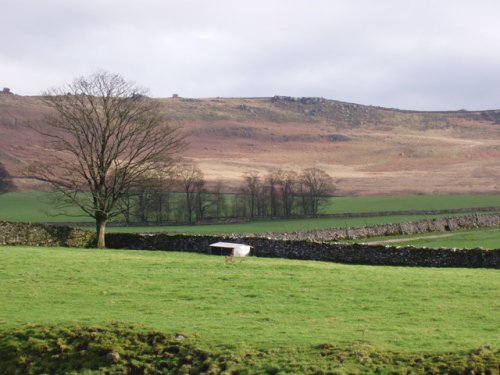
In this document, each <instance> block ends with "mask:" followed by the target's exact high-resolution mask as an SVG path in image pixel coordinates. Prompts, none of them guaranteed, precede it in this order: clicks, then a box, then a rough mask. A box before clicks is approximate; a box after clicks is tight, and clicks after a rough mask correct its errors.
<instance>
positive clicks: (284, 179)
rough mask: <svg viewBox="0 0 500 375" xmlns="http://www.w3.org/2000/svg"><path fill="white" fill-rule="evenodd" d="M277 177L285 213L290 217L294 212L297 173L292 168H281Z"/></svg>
mask: <svg viewBox="0 0 500 375" xmlns="http://www.w3.org/2000/svg"><path fill="white" fill-rule="evenodd" d="M276 178H277V183H278V186H279V191H280V195H281V201H282V206H283V215H284V216H285V217H290V216H292V213H293V207H294V202H295V195H296V193H297V180H298V177H297V173H295V172H294V171H291V170H288V171H287V170H279V171H277V172H276Z"/></svg>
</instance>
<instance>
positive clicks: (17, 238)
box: [0, 221, 95, 247]
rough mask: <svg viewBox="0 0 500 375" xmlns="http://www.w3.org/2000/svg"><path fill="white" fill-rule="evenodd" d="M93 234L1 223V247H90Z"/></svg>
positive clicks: (75, 229)
mask: <svg viewBox="0 0 500 375" xmlns="http://www.w3.org/2000/svg"><path fill="white" fill-rule="evenodd" d="M94 243H95V234H94V233H93V232H90V231H87V230H83V229H79V228H72V227H63V226H54V225H45V224H30V223H12V222H8V221H0V244H1V245H24V246H71V247H89V246H92V245H93V244H94Z"/></svg>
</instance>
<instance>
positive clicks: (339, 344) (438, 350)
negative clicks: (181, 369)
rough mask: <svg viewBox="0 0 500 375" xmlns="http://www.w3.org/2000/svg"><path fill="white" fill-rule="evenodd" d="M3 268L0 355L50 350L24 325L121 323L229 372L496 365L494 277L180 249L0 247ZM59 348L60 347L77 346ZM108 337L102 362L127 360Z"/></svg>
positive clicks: (499, 296) (499, 322)
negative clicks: (10, 350)
mask: <svg viewBox="0 0 500 375" xmlns="http://www.w3.org/2000/svg"><path fill="white" fill-rule="evenodd" d="M0 258H1V259H2V262H0V331H1V332H2V333H1V335H0V350H2V348H3V349H5V348H6V345H18V346H20V347H21V346H23V345H25V343H24V342H25V341H26V340H29V336H30V335H31V334H30V333H29V330H30V329H31V330H35V331H36V332H39V333H36V332H34V333H33V336H37V335H38V336H40V337H39V340H40V342H39V341H36V340H35V341H34V342H32V343H31V344H32V345H31V344H29V345H28V346H29V348H28V349H26V350H31V351H35V352H36V350H37V349H36V348H37V343H38V344H39V346H41V347H42V348H44V347H50V346H51V345H58V344H57V339H54V340H53V342H52V341H50V338H46V337H45V336H44V334H42V333H43V332H46V334H45V335H49V333H47V332H52V331H53V330H54V329H47V328H43V327H42V328H23V327H25V325H26V324H28V323H30V324H33V323H36V324H42V325H44V326H47V325H58V326H61V325H63V326H69V327H75V326H78V325H83V326H84V327H88V326H95V325H99V326H103V327H108V328H106V329H110V330H111V331H113V329H115V328H109V327H113V324H115V323H113V322H120V323H119V327H121V326H123V325H125V326H128V325H130V324H133V325H137V324H139V325H145V326H146V327H148V328H147V329H148V330H151V331H153V330H155V331H158V332H164V333H170V334H173V333H178V332H180V333H182V334H183V335H184V336H186V337H188V340H186V345H187V344H189V345H191V346H192V347H190V348H191V349H189V348H188V349H186V350H195V348H196V350H201V351H203V352H204V353H205V354H204V356H205V357H203V358H205V359H204V360H203V361H202V362H203V363H204V361H205V360H206V359H208V358H209V357H210V358H212V356H215V357H213V358H219V359H220V356H219V355H215V354H214V353H226V354H227V353H232V354H231V355H233V356H234V358H233V359H230V360H227V361H226V362H231V363H233V362H234V363H233V364H232V366H235V367H234V368H239V369H240V370H241V369H245V368H246V369H247V370H245V371H247V373H252V372H251V369H259V368H260V369H261V370H262V371H261V373H278V369H287V368H288V370H286V371H288V372H296V373H297V372H299V373H300V372H305V373H322V372H321V371H326V372H327V371H333V370H335V371H337V370H338V371H339V373H343V371H347V372H349V371H354V372H356V371H359V372H366V373H373V372H375V370H376V369H377V368H378V369H379V370H380V369H382V370H384V371H383V372H386V371H396V370H397V371H399V370H400V369H405V368H407V366H410V367H411V368H420V369H421V370H422V372H425V371H424V368H425V366H427V367H429V366H430V367H429V368H434V369H436V372H437V370H439V366H440V365H439V363H441V365H444V364H446V366H449V365H451V364H452V363H462V362H463V366H465V367H462V369H465V368H466V367H467V366H468V365H467V363H469V362H470V361H472V362H474V358H476V360H477V361H479V362H480V363H481V364H480V365H478V366H483V367H484V366H487V367H488V366H489V367H488V368H492V367H491V366H493V367H495V366H496V367H497V368H498V365H499V363H500V359H499V354H498V351H497V349H498V348H499V346H500V335H499V328H498V327H500V317H499V315H498V311H499V308H500V302H499V301H500V278H499V273H498V271H497V270H482V269H433V268H403V267H369V266H349V265H339V264H334V263H323V262H312V261H292V260H284V259H259V258H249V259H245V260H244V261H243V262H241V263H239V262H236V263H235V264H225V263H224V258H221V257H212V256H206V255H198V254H188V253H166V252H146V251H96V250H79V249H54V248H27V247H1V248H0ZM85 329H86V328H85ZM85 329H84V328H82V329H77V330H76V332H80V331H85ZM106 329H104V330H106ZM116 329H118V328H116ZM120 329H121V328H120ZM67 330H69V331H71V330H72V328H68V329H67ZM135 330H136V329H135ZM16 332H17V333H16ZM27 332H28V333H27ZM40 332H42V333H40ZM106 332H107V331H106ZM75 334H76V333H75ZM131 334H132V333H131ZM61 335H63V334H62V333H61ZM67 335H70V336H71V335H72V334H71V333H67ZM110 335H111V336H113V334H112V333H110ZM49 336H50V335H49ZM94 336H95V335H94ZM118 336H119V335H118ZM125 336H126V335H125ZM16 337H18V338H19V337H21V339H16ZM23 337H24V339H22V338H23ZM95 337H96V336H95ZM2 340H4V341H2ZM16 340H17V341H16ZM47 340H48V341H47ZM64 340H66V341H64ZM64 340H63V341H61V342H60V343H59V345H67V346H68V347H70V346H72V345H76V344H71V343H70V342H69V341H70V340H69V339H64ZM113 340H115V339H111V338H110V339H109V340H108V341H107V342H108V344H109V345H107V346H106V345H104V347H103V348H101V349H96V350H97V351H98V352H99V353H100V354H99V355H101V356H103V355H104V356H105V355H106V353H107V352H109V351H110V350H116V351H118V352H120V350H121V351H122V353H121V354H122V356H126V355H127V354H126V352H127V350H132V349H130V348H129V349H127V348H128V346H127V345H128V344H126V343H121V344H120V343H119V342H115V343H114V344H113V342H114V341H113ZM134 340H135V339H134ZM134 340H132V341H134ZM158 340H159V341H162V340H163V339H158ZM165 340H167V339H165ZM168 340H172V339H171V338H170V339H168ZM32 341H33V340H32ZM98 341H99V340H98ZM146 341H147V340H146ZM16 342H17V343H18V344H16ZM51 342H52V343H51ZM110 342H111V343H110ZM134 342H136V343H139V344H140V340H138V339H137V340H135V341H134ZM162 342H163V341H162ZM6 343H7V344H6ZM139 344H137V345H139ZM30 345H31V346H30ZM96 345H97V344H96ZM141 345H142V344H141ZM148 345H149V344H148ZM165 345H167V346H168V345H170V344H165ZM122 346H123V347H122ZM139 346H140V345H139ZM146 346H147V345H146V344H144V345H143V346H141V347H143V348H144V353H146V352H147V350H146V349H145V348H146ZM69 350H70V349H68V351H69ZM141 350H142V349H141ZM183 350H184V349H183ZM179 351H181V349H179ZM193 353H194V352H193ZM189 355H190V356H191V358H192V360H193V361H194V359H193V358H194V357H196V356H195V355H194V354H189ZM483 355H484V361H483V359H481V358H482V357H481V356H483ZM28 357H29V355H27V358H28ZM100 358H101V357H100ZM342 358H343V359H342ZM377 358H378V359H377ZM384 358H385V359H384ZM446 358H448V359H446ZM451 358H454V359H451ZM471 358H472V359H471ZM219 359H217V361H219ZM214 361H215V359H214ZM28 362H29V360H28ZM411 363H413V365H412V364H411ZM418 363H420V364H419V365H418ZM487 363H489V365H488V364H487ZM372 365H373V366H372ZM417 365H418V366H420V367H418V366H417ZM214 366H215V365H214ZM238 366H239V367H238ZM242 366H243V367H242ZM266 366H270V367H269V368H267V367H266ZM412 366H417V367H412ZM410 367H408V368H410ZM214 368H215V367H214ZM220 368H221V369H223V366H222V367H220ZM479 368H480V367H479ZM273 369H274V370H273ZM349 369H351V370H349ZM483 369H484V368H483ZM221 371H222V370H221ZM245 371H242V372H240V373H245ZM255 371H256V372H255V373H259V371H258V370H255ZM286 371H285V372H286ZM401 371H402V370H401ZM419 371H420V370H419ZM427 372H429V371H427ZM0 373H1V372H0ZM34 373H36V372H34ZM187 373H189V372H187ZM191 373H196V371H195V370H193V372H191ZM213 373H217V372H213ZM333 373H334V372H333ZM431 373H433V372H432V371H431Z"/></svg>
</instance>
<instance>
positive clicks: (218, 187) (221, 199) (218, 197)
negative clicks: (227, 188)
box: [212, 181, 226, 218]
mask: <svg viewBox="0 0 500 375" xmlns="http://www.w3.org/2000/svg"><path fill="white" fill-rule="evenodd" d="M223 188H224V184H223V183H222V181H217V182H216V184H215V187H214V190H213V194H212V206H213V208H214V211H215V217H216V218H220V217H221V216H222V215H223V213H224V211H225V208H226V197H225V195H224V192H223Z"/></svg>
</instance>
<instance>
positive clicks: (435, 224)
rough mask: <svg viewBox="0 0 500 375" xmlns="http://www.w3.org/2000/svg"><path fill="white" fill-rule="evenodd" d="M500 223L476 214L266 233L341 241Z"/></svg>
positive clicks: (496, 216) (492, 216) (498, 216)
mask: <svg viewBox="0 0 500 375" xmlns="http://www.w3.org/2000/svg"><path fill="white" fill-rule="evenodd" d="M498 226H500V214H473V215H463V216H451V217H443V218H434V219H423V220H418V221H409V222H405V223H389V224H377V225H369V226H366V227H359V228H353V227H347V228H329V229H320V230H310V231H295V232H288V233H269V234H266V237H269V238H272V239H276V240H278V239H280V240H292V239H293V240H310V241H338V240H356V239H360V238H368V237H383V236H394V235H401V234H417V233H426V232H443V231H455V230H461V229H476V228H494V227H498Z"/></svg>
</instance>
